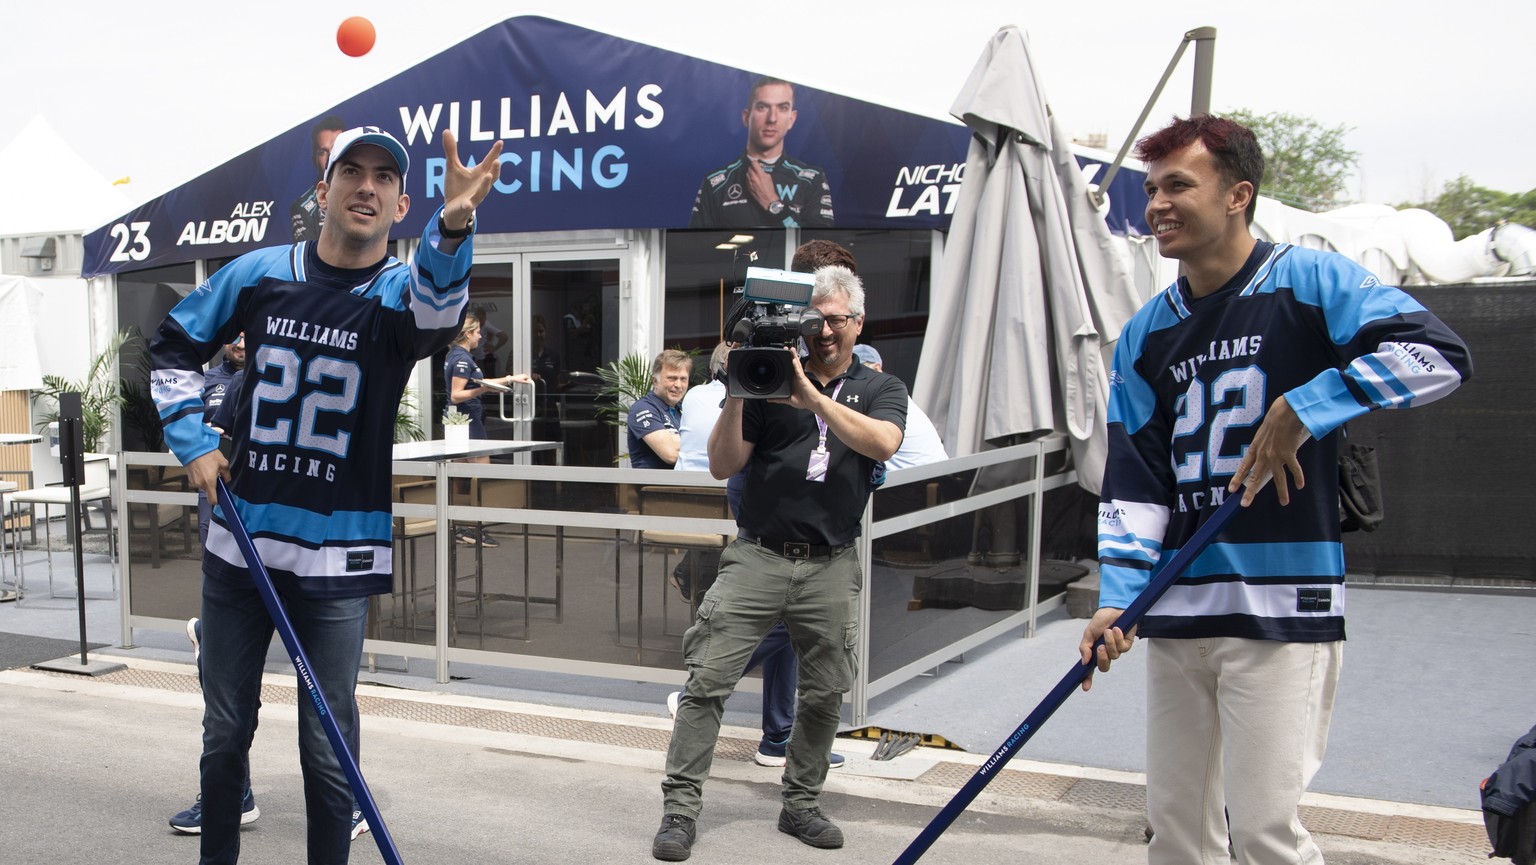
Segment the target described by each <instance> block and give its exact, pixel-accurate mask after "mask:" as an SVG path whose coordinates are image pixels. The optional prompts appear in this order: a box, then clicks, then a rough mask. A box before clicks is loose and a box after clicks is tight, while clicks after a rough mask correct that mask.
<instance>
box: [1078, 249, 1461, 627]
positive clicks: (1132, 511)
mask: <svg viewBox="0 0 1536 865" xmlns="http://www.w3.org/2000/svg"><path fill="white" fill-rule="evenodd" d="M1471 372H1472V363H1471V358H1470V357H1469V355H1468V353H1467V348H1466V345H1465V344H1464V343H1463V342H1462V341H1461V339H1460V338H1459V337H1457V335H1456V334H1455V333H1453V332H1451V330H1450V329H1449V328H1448V327H1446V326H1445V324H1443V323H1442V322H1441V321H1440V320H1439V319H1438V318H1436V317H1435V316H1434V315H1433V314H1431V313H1430V312H1429V311H1428V310H1426V309H1425V308H1424V307H1423V306H1422V305H1420V304H1419V303H1418V302H1417V301H1415V300H1414V299H1413V298H1412V297H1410V296H1408V295H1407V294H1406V293H1404V292H1403V291H1401V290H1399V289H1396V288H1391V287H1388V286H1384V285H1381V284H1380V283H1379V282H1378V281H1377V280H1376V278H1375V277H1374V276H1372V275H1371V274H1370V273H1369V272H1368V271H1366V270H1365V269H1364V268H1361V267H1360V266H1358V265H1356V264H1355V263H1353V262H1351V261H1350V260H1348V259H1346V258H1344V257H1343V256H1341V255H1337V254H1335V253H1328V252H1319V251H1316V250H1310V249H1300V248H1297V247H1293V246H1290V245H1287V244H1279V245H1275V244H1270V243H1267V242H1264V241H1259V242H1258V244H1257V245H1256V247H1255V248H1254V251H1253V253H1252V254H1251V255H1250V256H1249V258H1248V261H1247V263H1246V264H1245V265H1244V266H1243V268H1242V270H1241V271H1239V273H1238V274H1237V275H1236V276H1235V277H1234V278H1233V279H1232V280H1231V281H1229V282H1228V283H1227V284H1226V285H1225V286H1223V287H1222V288H1221V289H1220V290H1219V291H1217V292H1215V293H1213V294H1211V295H1209V296H1207V297H1204V298H1200V299H1192V298H1191V296H1190V294H1189V290H1188V287H1187V284H1186V283H1185V282H1184V281H1183V280H1182V279H1181V280H1179V281H1178V282H1177V283H1175V284H1174V285H1172V286H1170V287H1169V288H1168V289H1166V290H1164V291H1163V292H1162V293H1160V294H1159V295H1157V296H1156V297H1155V298H1153V300H1152V301H1151V302H1149V303H1148V304H1147V305H1146V306H1145V307H1143V308H1142V309H1141V310H1140V311H1139V312H1138V313H1137V314H1136V315H1135V317H1133V318H1132V319H1131V321H1130V322H1129V323H1128V324H1127V325H1126V327H1125V330H1124V331H1123V332H1122V334H1121V337H1120V341H1119V345H1118V346H1117V347H1116V350H1115V362H1114V370H1113V373H1112V374H1111V378H1110V397H1109V438H1110V452H1109V461H1108V465H1107V467H1106V469H1105V473H1104V484H1103V493H1102V497H1101V502H1100V504H1099V517H1098V526H1099V560H1100V576H1101V590H1100V599H1099V602H1100V604H1101V605H1103V606H1105V607H1114V608H1120V609H1123V608H1125V607H1126V606H1127V605H1128V604H1129V603H1130V602H1131V601H1132V600H1133V599H1134V598H1135V597H1136V595H1137V594H1138V593H1140V592H1141V590H1142V589H1143V588H1145V587H1146V585H1147V583H1148V581H1149V580H1150V578H1151V575H1152V574H1153V572H1155V571H1156V569H1157V568H1158V566H1159V563H1161V562H1164V561H1166V560H1168V559H1171V558H1172V557H1173V554H1174V553H1175V552H1177V550H1178V549H1179V548H1180V547H1181V546H1182V545H1183V544H1184V543H1186V542H1187V541H1188V539H1189V537H1190V536H1191V535H1192V534H1194V531H1195V529H1196V528H1197V526H1198V525H1199V522H1200V521H1201V519H1202V516H1203V513H1204V512H1209V511H1211V510H1214V509H1215V508H1217V507H1218V506H1220V505H1221V503H1222V501H1223V500H1224V499H1225V496H1226V488H1227V484H1228V482H1230V481H1231V479H1232V476H1233V474H1234V473H1235V472H1236V471H1237V468H1238V464H1239V463H1240V462H1241V461H1242V458H1243V455H1244V452H1245V451H1246V449H1247V448H1248V446H1249V444H1250V443H1251V442H1252V441H1253V436H1254V433H1255V432H1257V430H1258V428H1259V424H1260V423H1261V421H1262V420H1263V419H1264V415H1265V412H1266V410H1267V408H1268V407H1269V405H1270V403H1272V402H1273V401H1274V400H1275V399H1276V397H1279V396H1281V395H1283V396H1284V397H1285V399H1286V401H1287V402H1288V403H1289V404H1290V406H1291V408H1292V409H1294V410H1295V412H1296V414H1297V416H1298V417H1299V418H1300V420H1301V422H1302V423H1303V424H1305V426H1306V428H1307V430H1308V431H1309V432H1310V433H1311V435H1312V438H1311V439H1309V440H1308V441H1307V442H1306V443H1305V444H1303V445H1302V447H1301V449H1300V451H1299V452H1298V453H1297V459H1298V460H1299V461H1300V464H1301V469H1302V472H1303V474H1304V477H1305V479H1306V487H1305V488H1304V489H1301V490H1297V489H1294V488H1293V489H1292V490H1291V496H1290V499H1291V501H1290V504H1289V505H1288V506H1286V507H1281V505H1280V503H1279V500H1278V497H1277V496H1276V494H1275V492H1274V489H1273V487H1274V484H1273V482H1271V484H1270V486H1269V487H1266V488H1265V489H1264V490H1262V491H1261V492H1260V493H1259V495H1258V497H1257V498H1255V499H1254V501H1253V504H1252V505H1251V506H1250V507H1248V508H1246V509H1244V510H1243V512H1242V513H1239V514H1238V515H1237V517H1236V518H1235V519H1234V520H1233V521H1232V523H1231V525H1229V526H1228V527H1227V529H1226V530H1225V531H1223V532H1222V533H1221V534H1220V535H1218V536H1217V538H1216V540H1215V541H1214V542H1213V543H1212V544H1211V545H1210V546H1209V547H1207V548H1206V550H1205V551H1204V552H1203V553H1201V554H1200V556H1199V557H1198V558H1197V559H1195V561H1194V562H1193V563H1192V564H1191V565H1190V567H1189V570H1188V571H1187V572H1186V573H1185V575H1184V576H1183V577H1181V578H1180V579H1179V580H1178V581H1177V582H1175V583H1174V584H1173V586H1172V588H1170V589H1169V590H1168V593H1167V594H1165V595H1164V596H1163V597H1162V598H1161V599H1160V600H1159V601H1158V602H1157V603H1156V604H1155V605H1154V606H1153V607H1152V608H1151V610H1149V611H1148V613H1147V615H1146V617H1145V618H1143V619H1142V621H1141V625H1140V634H1141V635H1142V636H1147V637H1177V638H1196V637H1241V638H1247V639H1262V640H1283V641H1291V642H1331V641H1334V640H1341V639H1343V638H1344V550H1343V544H1341V543H1340V540H1339V513H1338V468H1337V459H1338V456H1337V454H1338V441H1337V439H1338V437H1337V436H1336V435H1334V434H1333V433H1334V431H1335V430H1337V429H1338V428H1339V426H1340V425H1342V424H1343V423H1345V422H1346V421H1348V420H1350V419H1351V418H1355V417H1359V416H1360V415H1363V414H1365V413H1366V412H1369V411H1373V410H1376V409H1387V408H1408V407H1410V406H1418V405H1423V404H1425V403H1429V402H1432V401H1434V400H1436V399H1439V398H1440V397H1443V396H1445V395H1446V394H1448V393H1450V392H1451V391H1452V390H1454V389H1455V388H1456V387H1457V386H1458V385H1460V384H1461V383H1462V382H1463V381H1465V380H1466V379H1467V378H1469V377H1470V375H1471ZM1238 494H1239V495H1240V494H1241V493H1238Z"/></svg>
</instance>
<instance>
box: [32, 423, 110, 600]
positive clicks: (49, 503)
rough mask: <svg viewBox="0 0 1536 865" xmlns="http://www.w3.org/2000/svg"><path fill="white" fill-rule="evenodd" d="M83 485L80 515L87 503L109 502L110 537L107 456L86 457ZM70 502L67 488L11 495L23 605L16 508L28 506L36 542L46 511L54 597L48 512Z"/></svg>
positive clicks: (45, 532)
mask: <svg viewBox="0 0 1536 865" xmlns="http://www.w3.org/2000/svg"><path fill="white" fill-rule="evenodd" d="M82 480H83V482H82V483H81V484H80V505H81V509H82V513H81V514H76V518H77V519H78V518H81V517H82V516H83V510H84V507H85V505H86V503H87V502H97V501H103V502H106V519H107V536H108V537H109V538H110V537H111V535H112V503H111V499H112V470H111V466H110V463H109V462H108V458H107V455H106V454H85V477H84V478H83V479H82ZM70 499H71V491H70V488H69V487H66V486H46V487H41V488H39V489H30V490H22V491H20V492H13V493H11V494H10V509H9V510H8V511H6V513H7V514H8V515H9V517H10V520H11V523H12V526H11V533H12V537H11V555H12V563H13V564H14V565H15V568H16V599H17V601H20V600H21V598H22V596H23V595H24V594H25V585H26V557H24V556H21V555H20V554H19V553H20V549H21V524H20V523H19V522H17V516H18V513H17V506H18V505H26V506H27V510H28V512H29V513H30V514H31V515H32V527H31V532H32V540H33V541H34V542H35V541H36V540H37V508H38V506H39V505H41V506H42V507H43V538H44V546H45V547H46V551H47V554H48V594H49V596H50V597H53V596H54V589H53V529H52V526H51V525H50V523H49V520H48V515H49V511H51V510H52V508H53V507H54V506H59V507H66V508H67V507H68V506H69V503H70ZM112 592H113V594H114V595H115V594H116V593H117V571H116V569H113V571H112Z"/></svg>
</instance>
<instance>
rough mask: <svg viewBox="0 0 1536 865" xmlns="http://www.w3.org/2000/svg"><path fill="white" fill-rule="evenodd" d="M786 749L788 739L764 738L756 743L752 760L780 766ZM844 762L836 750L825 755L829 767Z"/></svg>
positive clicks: (839, 765)
mask: <svg viewBox="0 0 1536 865" xmlns="http://www.w3.org/2000/svg"><path fill="white" fill-rule="evenodd" d="M788 750H789V740H788V739H785V740H784V741H782V742H772V741H769V740H768V739H766V738H765V739H763V741H762V742H760V743H759V744H758V746H757V753H756V754H753V755H752V761H753V762H755V763H757V765H759V766H775V767H777V766H782V765H784V763H785V758H784V755H785V753H786V752H787V751H788ZM846 762H847V760H845V759H844V758H843V755H842V754H839V753H837V752H836V751H833V752H831V753H830V754H828V755H827V768H829V769H841V768H843V764H844V763H846Z"/></svg>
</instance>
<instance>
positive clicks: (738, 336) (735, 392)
mask: <svg viewBox="0 0 1536 865" xmlns="http://www.w3.org/2000/svg"><path fill="white" fill-rule="evenodd" d="M815 287H816V277H815V276H813V275H812V274H809V273H795V272H793V271H789V270H774V269H773V268H768V267H749V268H747V279H746V282H745V284H744V285H743V286H742V298H741V301H740V303H739V304H738V307H737V308H738V310H739V311H740V312H739V316H738V317H736V321H735V323H734V324H732V325H731V330H730V335H729V336H728V337H727V338H728V339H729V340H730V341H731V342H734V343H737V344H738V345H740V346H741V347H740V348H733V349H731V351H730V353H729V354H727V355H726V361H725V387H726V392H727V393H728V394H729V395H730V396H733V397H736V398H738V399H785V398H787V397H788V396H789V395H790V391H791V389H792V387H793V384H794V380H795V379H794V369H793V367H792V366H791V360H792V358H793V355H792V354H791V352H789V351H785V349H786V348H791V349H793V348H794V347H795V346H796V345H797V344H798V343H799V341H800V339H801V338H802V337H803V338H805V339H811V338H813V337H815V336H816V335H817V334H819V333H821V325H822V317H821V313H820V312H819V311H818V310H816V309H813V308H812V307H811V294H812V292H813V290H814V289H815Z"/></svg>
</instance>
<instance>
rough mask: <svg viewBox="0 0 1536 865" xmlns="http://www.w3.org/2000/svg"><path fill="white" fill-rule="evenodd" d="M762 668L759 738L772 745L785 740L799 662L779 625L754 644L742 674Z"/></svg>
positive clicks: (791, 717)
mask: <svg viewBox="0 0 1536 865" xmlns="http://www.w3.org/2000/svg"><path fill="white" fill-rule="evenodd" d="M759 664H761V665H762V667H763V738H764V739H766V740H767V741H769V742H772V743H774V744H776V745H777V744H779V743H780V742H785V741H788V739H789V733H790V730H791V729H792V728H793V725H794V721H795V678H796V675H797V673H798V672H799V666H800V665H799V663H798V662H797V661H796V660H795V647H794V645H793V644H791V643H790V639H789V630H788V629H787V628H785V627H784V623H783V622H780V623H778V624H777V625H774V626H773V630H771V631H769V632H768V636H766V637H764V638H763V641H762V642H761V643H758V644H757V649H756V650H755V651H754V652H753V653H752V657H751V658H749V659H748V660H747V669H746V672H748V673H750V672H752V671H753V670H754V669H756V668H757V666H758V665H759Z"/></svg>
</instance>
